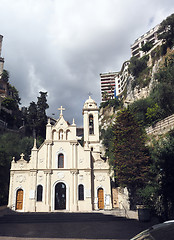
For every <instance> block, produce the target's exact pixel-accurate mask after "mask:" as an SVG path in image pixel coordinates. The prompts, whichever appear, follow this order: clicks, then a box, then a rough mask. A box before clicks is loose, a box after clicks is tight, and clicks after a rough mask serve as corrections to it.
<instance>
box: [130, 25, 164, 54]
mask: <svg viewBox="0 0 174 240" xmlns="http://www.w3.org/2000/svg"><path fill="white" fill-rule="evenodd" d="M159 27H160V24H158V25H156V26H155V27H154V28H152V29H151V30H149V31H148V32H147V33H145V34H143V35H142V36H141V37H139V38H138V39H136V40H135V42H134V43H133V44H132V45H131V53H132V57H138V58H141V57H143V56H144V55H145V53H144V52H143V51H142V50H141V48H142V46H143V45H144V44H146V43H147V42H150V43H152V44H153V46H157V45H159V44H161V40H158V30H159Z"/></svg>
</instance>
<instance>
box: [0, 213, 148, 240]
mask: <svg viewBox="0 0 174 240" xmlns="http://www.w3.org/2000/svg"><path fill="white" fill-rule="evenodd" d="M149 226H151V223H143V222H139V221H137V220H131V219H126V218H123V217H116V216H113V215H106V214H102V213H65V212H57V213H21V214H19V213H14V214H7V215H4V216H2V217H0V240H1V239H3V240H5V239H8V240H12V239H13V240H16V239H20V240H22V239H32V240H35V239H38V238H39V239H44V240H47V239H52V238H53V239H59V240H60V239H66V240H69V239H91V240H92V239H115V240H116V239H117V240H127V239H130V238H131V237H133V236H134V235H136V234H137V233H138V232H140V231H142V230H144V229H146V228H148V227H149Z"/></svg>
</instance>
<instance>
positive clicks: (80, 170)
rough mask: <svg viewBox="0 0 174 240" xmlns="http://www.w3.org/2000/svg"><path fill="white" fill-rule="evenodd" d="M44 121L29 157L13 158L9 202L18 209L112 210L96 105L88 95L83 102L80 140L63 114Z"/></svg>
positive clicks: (11, 206) (37, 210) (73, 125)
mask: <svg viewBox="0 0 174 240" xmlns="http://www.w3.org/2000/svg"><path fill="white" fill-rule="evenodd" d="M63 110H64V109H63V108H62V107H61V108H60V117H59V119H58V120H57V121H56V122H55V124H54V125H52V124H51V123H50V120H48V124H47V126H46V139H45V141H44V142H43V144H42V145H41V146H40V147H39V148H38V149H37V147H36V141H35V142H34V146H33V149H32V150H31V157H30V161H26V160H25V156H24V155H23V154H21V158H20V159H19V160H18V161H16V160H15V159H13V161H12V163H11V170H10V187H9V202H8V207H9V208H11V209H12V210H15V211H22V212H52V211H59V210H64V211H70V212H73V211H74V212H75V211H91V210H98V209H111V208H112V203H111V184H110V171H109V165H108V162H107V161H105V160H103V159H102V158H101V151H100V142H99V123H98V107H97V104H96V103H95V101H94V100H93V99H91V97H89V99H88V100H86V102H85V103H84V106H83V127H84V144H83V146H81V144H80V143H79V142H78V140H79V139H78V136H77V134H76V124H75V123H74V120H73V123H72V124H71V125H70V124H69V123H68V122H66V121H65V119H64V117H63V113H62V111H63Z"/></svg>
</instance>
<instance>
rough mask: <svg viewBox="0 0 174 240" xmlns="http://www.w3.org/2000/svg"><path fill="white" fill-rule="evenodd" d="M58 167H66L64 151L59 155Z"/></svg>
mask: <svg viewBox="0 0 174 240" xmlns="http://www.w3.org/2000/svg"><path fill="white" fill-rule="evenodd" d="M58 168H64V155H63V154H62V153H60V154H59V155H58Z"/></svg>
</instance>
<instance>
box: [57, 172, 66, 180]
mask: <svg viewBox="0 0 174 240" xmlns="http://www.w3.org/2000/svg"><path fill="white" fill-rule="evenodd" d="M57 177H58V179H60V180H61V179H63V178H64V177H65V174H64V173H63V172H58V173H57Z"/></svg>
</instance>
